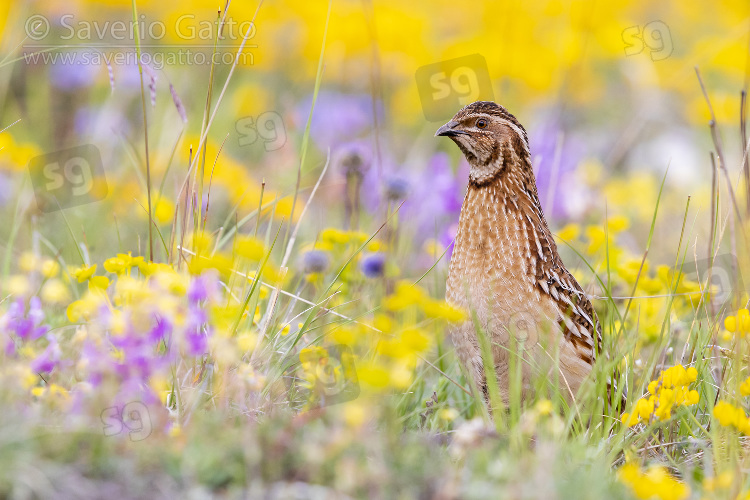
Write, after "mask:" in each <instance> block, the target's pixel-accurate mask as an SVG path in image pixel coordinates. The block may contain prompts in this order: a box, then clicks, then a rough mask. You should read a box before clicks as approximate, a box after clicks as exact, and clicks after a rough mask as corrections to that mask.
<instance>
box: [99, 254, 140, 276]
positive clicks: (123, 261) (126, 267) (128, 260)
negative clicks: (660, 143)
mask: <svg viewBox="0 0 750 500" xmlns="http://www.w3.org/2000/svg"><path fill="white" fill-rule="evenodd" d="M142 263H143V257H133V256H132V255H131V254H130V253H129V252H128V253H127V254H124V253H118V254H117V257H112V258H109V259H107V260H105V261H104V269H106V270H107V272H110V273H112V274H117V275H120V274H123V273H126V272H129V271H130V268H131V267H134V266H138V265H140V264H142Z"/></svg>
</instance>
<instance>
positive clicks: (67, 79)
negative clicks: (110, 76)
mask: <svg viewBox="0 0 750 500" xmlns="http://www.w3.org/2000/svg"><path fill="white" fill-rule="evenodd" d="M68 55H69V56H72V58H70V59H65V60H62V62H59V61H61V60H58V62H56V63H54V64H52V65H51V67H50V75H49V78H50V82H51V83H52V85H53V86H54V87H56V88H58V89H60V90H67V91H70V90H77V89H81V88H86V87H89V86H91V85H92V84H93V83H94V79H95V78H96V74H97V72H99V71H100V66H99V65H97V64H91V61H87V60H85V59H84V58H83V55H82V53H78V52H73V53H71V54H68Z"/></svg>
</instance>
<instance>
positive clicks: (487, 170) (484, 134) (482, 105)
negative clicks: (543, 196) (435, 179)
mask: <svg viewBox="0 0 750 500" xmlns="http://www.w3.org/2000/svg"><path fill="white" fill-rule="evenodd" d="M435 135H436V136H446V137H450V138H451V139H452V140H453V142H455V143H456V144H457V145H458V147H459V148H460V149H461V151H462V152H463V154H464V156H466V159H467V160H468V162H469V165H470V166H471V173H470V174H469V179H470V180H471V181H472V182H474V183H476V184H484V183H487V182H489V181H491V180H492V179H494V178H495V177H497V176H498V175H499V174H500V173H502V172H503V170H504V169H509V168H512V166H513V165H516V168H524V167H525V166H526V165H529V158H530V154H529V140H528V137H527V136H526V130H524V128H523V126H522V125H521V124H520V123H519V122H518V120H517V119H516V117H515V116H513V115H512V114H510V113H508V111H507V110H506V109H505V108H504V107H502V106H500V105H498V104H495V103H494V102H489V101H477V102H474V103H472V104H469V105H467V106H465V107H463V108H462V109H461V110H460V111H459V112H458V113H456V115H455V116H454V117H453V119H451V121H449V122H448V123H446V124H445V125H443V126H442V127H440V128H439V129H438V130H437V132H435Z"/></svg>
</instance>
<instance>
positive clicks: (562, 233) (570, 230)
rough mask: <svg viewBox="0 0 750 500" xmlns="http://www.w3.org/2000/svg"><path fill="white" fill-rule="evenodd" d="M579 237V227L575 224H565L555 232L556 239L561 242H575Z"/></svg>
mask: <svg viewBox="0 0 750 500" xmlns="http://www.w3.org/2000/svg"><path fill="white" fill-rule="evenodd" d="M580 235H581V226H580V225H578V224H575V223H570V224H567V225H566V226H565V227H563V228H562V229H560V230H559V231H558V232H557V237H558V239H561V240H563V241H575V240H577V239H578V236H580Z"/></svg>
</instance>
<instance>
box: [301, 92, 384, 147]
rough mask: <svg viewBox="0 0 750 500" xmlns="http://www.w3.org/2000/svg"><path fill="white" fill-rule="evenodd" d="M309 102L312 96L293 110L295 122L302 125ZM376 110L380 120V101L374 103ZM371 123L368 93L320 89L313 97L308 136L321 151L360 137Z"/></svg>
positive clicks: (307, 114)
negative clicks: (313, 102) (344, 92)
mask: <svg viewBox="0 0 750 500" xmlns="http://www.w3.org/2000/svg"><path fill="white" fill-rule="evenodd" d="M311 105H312V96H310V97H308V98H307V99H305V100H304V101H303V102H301V103H300V105H299V106H298V107H297V110H296V112H295V119H296V121H297V123H299V124H301V125H303V126H304V124H305V123H306V122H307V118H308V116H309V114H310V106H311ZM377 113H378V117H379V119H380V121H381V122H382V119H383V106H382V103H378V104H377ZM374 123H375V120H373V106H372V97H371V96H369V95H367V94H341V93H338V92H332V91H321V92H319V93H318V98H317V100H316V101H315V110H314V112H313V117H312V124H311V127H310V137H311V138H312V140H313V142H314V143H315V145H316V146H317V147H318V148H319V149H320V150H321V151H325V150H326V149H327V148H329V147H334V146H336V145H337V144H341V143H344V142H348V141H351V140H352V139H355V138H357V137H361V136H362V134H363V133H364V132H366V131H368V130H369V129H371V128H372V126H373V124H374Z"/></svg>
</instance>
